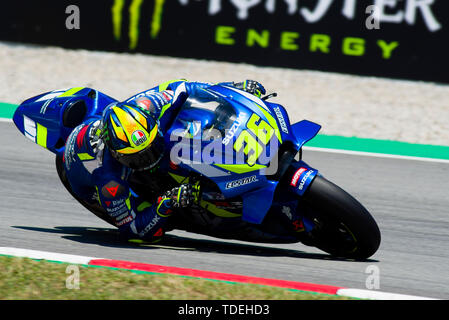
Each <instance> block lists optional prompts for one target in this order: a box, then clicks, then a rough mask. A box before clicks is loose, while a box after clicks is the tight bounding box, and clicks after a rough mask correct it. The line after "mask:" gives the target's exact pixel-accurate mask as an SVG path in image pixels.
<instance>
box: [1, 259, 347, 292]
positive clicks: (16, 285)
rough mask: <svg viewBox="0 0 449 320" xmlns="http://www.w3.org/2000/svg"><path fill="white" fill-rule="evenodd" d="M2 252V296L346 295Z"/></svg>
mask: <svg viewBox="0 0 449 320" xmlns="http://www.w3.org/2000/svg"><path fill="white" fill-rule="evenodd" d="M69 266H71V265H70V264H66V263H55V262H48V261H44V260H41V261H36V260H32V259H27V258H15V257H8V256H0V299H2V300H5V299H8V300H36V299H37V300H92V299H93V300H112V299H114V300H128V299H133V300H141V299H146V300H334V299H343V300H347V299H348V298H344V297H338V296H333V295H326V294H316V293H308V292H303V291H298V290H290V289H283V288H275V287H269V286H262V285H253V284H239V283H229V282H224V281H215V280H205V279H197V278H191V277H182V276H175V275H165V274H154V273H153V274H152V273H144V272H133V271H128V270H117V269H112V268H103V267H93V266H83V265H75V268H78V270H79V282H78V283H79V288H78V289H76V288H72V289H70V288H67V279H69V281H68V284H69V286H70V285H73V284H74V283H75V282H73V281H70V279H73V276H74V272H73V270H71V269H70V268H69Z"/></svg>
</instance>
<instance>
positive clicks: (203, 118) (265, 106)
mask: <svg viewBox="0 0 449 320" xmlns="http://www.w3.org/2000/svg"><path fill="white" fill-rule="evenodd" d="M201 92H203V93H205V95H206V96H207V95H209V97H208V99H209V100H207V101H201V99H199V100H198V101H196V102H195V99H196V98H201V94H202V93H201ZM80 100H81V101H83V102H84V104H85V109H86V111H85V113H83V116H82V118H81V119H79V123H78V122H77V123H76V124H77V125H78V124H81V123H83V122H84V123H86V122H88V121H90V120H91V119H92V118H94V117H99V116H100V115H101V113H102V111H103V109H104V108H105V107H106V106H107V105H109V104H111V103H113V102H117V100H115V99H113V98H111V97H109V96H107V95H105V94H103V93H101V92H98V91H96V90H94V89H90V88H71V89H68V90H55V91H51V92H47V93H44V94H41V95H38V96H36V97H33V98H30V99H28V100H26V101H24V102H23V103H22V104H21V105H20V106H19V107H18V108H17V110H16V112H15V114H14V116H13V120H14V123H15V125H16V126H17V128H18V129H19V130H20V131H21V132H22V134H24V135H25V136H26V137H27V138H29V139H31V140H32V141H33V142H35V143H37V144H39V145H41V146H43V147H45V148H47V149H48V150H50V151H51V152H53V153H56V154H60V155H61V154H62V153H63V152H64V145H65V141H66V139H67V137H68V136H69V135H70V133H71V132H72V130H73V128H74V127H73V126H71V127H67V126H64V125H63V124H64V121H63V119H64V114H65V113H66V111H67V108H69V106H72V105H73V104H72V103H74V102H76V101H80ZM187 101H188V102H189V103H190V105H189V107H190V108H188V109H186V108H184V106H183V107H182V108H181V110H180V112H179V114H178V115H177V117H176V119H175V120H174V121H173V124H172V126H171V127H170V129H169V130H168V131H167V133H166V134H165V135H164V138H165V141H166V145H167V147H168V148H167V149H168V150H171V147H173V145H174V144H175V143H176V142H173V141H170V138H171V133H172V132H173V131H174V130H177V129H180V130H181V131H184V132H187V133H188V135H189V136H190V137H192V138H193V139H192V141H193V143H196V142H195V140H198V137H200V138H201V135H200V136H198V135H197V133H198V132H203V131H204V130H205V129H211V128H214V129H219V130H220V131H221V132H224V133H225V135H224V136H223V137H225V139H226V140H223V141H225V143H223V145H226V146H227V145H229V147H230V150H231V153H230V154H231V156H232V157H231V159H232V160H233V162H232V163H227V162H223V161H221V162H220V161H217V162H216V163H210V164H207V163H206V164H205V163H202V162H201V157H200V159H199V160H200V161H197V159H196V158H195V157H196V156H197V155H196V154H195V153H192V154H191V155H190V156H188V157H187V158H186V159H183V161H182V162H181V163H179V164H178V166H179V169H181V170H180V172H183V175H185V176H188V172H190V171H195V172H197V173H199V174H201V175H203V176H205V177H207V178H209V179H210V180H212V181H213V182H215V184H216V185H217V186H218V187H219V189H220V190H221V192H222V193H223V195H224V196H225V197H226V198H232V197H235V196H241V197H242V199H243V217H242V219H243V220H245V221H248V222H251V223H261V222H262V220H263V219H264V217H265V215H266V213H267V212H268V210H269V208H270V206H271V203H272V199H273V195H274V191H275V189H276V186H277V182H276V181H271V180H268V179H267V177H266V174H265V173H266V171H267V168H266V165H264V164H262V163H260V161H259V160H260V159H261V158H262V157H260V158H257V159H256V160H257V161H256V163H254V164H251V165H249V164H248V163H247V162H246V161H247V160H241V159H240V160H239V157H237V154H238V153H237V152H235V150H234V148H233V147H235V145H234V143H235V141H236V139H237V137H238V136H239V135H240V134H241V133H242V132H243V131H248V129H250V128H247V126H246V124H247V123H248V120H249V119H250V117H251V116H252V115H253V114H257V115H258V116H259V117H260V119H262V120H264V121H265V122H267V123H268V124H269V125H270V126H271V127H272V128H273V129H275V134H273V136H272V139H271V140H269V142H270V143H267V144H266V145H265V146H263V149H264V150H265V151H266V154H269V155H270V156H269V157H271V158H269V159H265V160H267V162H265V164H267V163H270V161H271V159H272V157H274V156H275V155H276V154H277V150H278V148H279V146H280V145H281V143H282V142H286V141H290V142H291V143H293V145H294V146H295V148H296V149H297V150H298V151H299V149H300V148H301V147H302V146H303V145H304V143H306V142H307V141H308V140H310V139H312V138H313V137H314V136H315V135H316V134H317V132H318V131H319V129H320V126H319V125H317V124H314V123H312V122H310V121H306V120H303V121H301V122H298V123H296V124H294V125H290V121H289V119H288V115H287V113H286V111H285V109H284V108H283V107H282V106H280V105H277V104H273V103H268V102H264V101H262V100H261V99H259V98H257V97H255V96H253V95H250V94H249V93H247V92H244V91H241V90H237V89H235V88H231V87H226V86H219V85H216V86H212V87H209V88H207V89H202V90H198V92H194V93H193V94H192V95H191V96H190V97H189V99H188V100H187ZM192 103H196V105H193V106H192ZM219 108H222V109H229V110H231V111H232V112H234V114H233V115H234V116H233V117H231V116H228V117H224V118H223V117H222V118H220V117H217V112H216V110H218V109H219ZM222 111H223V110H222ZM224 114H225V115H226V113H224ZM256 120H257V119H256ZM77 121H78V120H77ZM258 123H259V120H257V122H256V125H258ZM253 125H254V124H253ZM225 130H227V131H225ZM247 133H248V132H247ZM257 138H258V137H257ZM199 140H200V141H199V143H200V150H201V151H202V150H204V149H205V148H206V147H207V146H208V145H209V144H210V142H209V141H205V142H202V141H201V139H199ZM272 141H273V142H274V143H273V144H271V142H272ZM220 143H221V142H220ZM189 147H191V146H190V142H189ZM272 148H273V150H271V149H272ZM214 152H215V151H214ZM226 152H227V151H225V152H224V153H223V154H219V156H220V157H225V160H226V159H227V158H226V156H229V153H228V154H226ZM239 152H240V153H241V152H242V151H241V150H240V151H239ZM214 155H215V153H214ZM246 156H248V154H247V155H246ZM170 159H171V158H170ZM219 159H220V160H223V158H219ZM167 162H168V161H167ZM302 165H304V166H306V164H303V163H302ZM307 169H308V170H309V171H310V170H312V169H311V168H309V167H308V166H307ZM316 174H317V171H316V170H315V171H313V172H311V173H310V174H309V175H308V176H307V178H305V175H304V176H303V175H301V176H300V177H299V178H300V180H299V181H302V180H303V179H304V182H303V183H302V185H301V186H302V189H301V190H298V191H295V192H296V193H297V194H300V195H301V194H303V193H304V192H305V190H306V189H307V188H308V186H309V185H310V183H311V181H312V180H313V178H314V176H315V175H316ZM262 200H263V201H262Z"/></svg>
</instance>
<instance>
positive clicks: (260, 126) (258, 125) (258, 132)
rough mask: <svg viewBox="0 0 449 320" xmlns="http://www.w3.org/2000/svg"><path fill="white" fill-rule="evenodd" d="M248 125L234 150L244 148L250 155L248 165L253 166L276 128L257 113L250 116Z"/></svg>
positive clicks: (236, 142) (246, 153)
mask: <svg viewBox="0 0 449 320" xmlns="http://www.w3.org/2000/svg"><path fill="white" fill-rule="evenodd" d="M246 127H247V128H248V130H243V131H242V132H241V133H240V135H239V136H238V138H237V140H236V141H235V143H234V150H235V151H236V152H241V151H242V149H243V153H244V154H245V155H246V156H247V157H248V159H247V163H248V165H250V166H253V165H254V164H255V163H256V161H257V159H258V158H259V156H260V154H261V153H262V151H263V145H267V143H268V142H269V141H270V139H271V137H272V136H273V134H274V129H273V128H272V127H271V126H270V125H269V124H268V123H267V122H266V121H264V120H262V119H261V118H260V117H259V116H258V115H257V114H255V113H253V114H252V116H251V118H249V120H248V122H247V123H246ZM254 135H255V137H254ZM256 138H257V139H256ZM261 144H263V145H261ZM251 151H252V152H251Z"/></svg>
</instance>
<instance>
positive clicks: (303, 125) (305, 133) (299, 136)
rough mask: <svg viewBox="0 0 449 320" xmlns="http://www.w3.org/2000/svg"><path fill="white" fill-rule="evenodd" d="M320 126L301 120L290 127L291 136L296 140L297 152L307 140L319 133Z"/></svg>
mask: <svg viewBox="0 0 449 320" xmlns="http://www.w3.org/2000/svg"><path fill="white" fill-rule="evenodd" d="M320 129H321V126H320V125H319V124H316V123H314V122H311V121H308V120H302V121H299V122H297V123H295V124H294V125H292V126H291V130H292V133H293V135H294V136H295V138H296V146H297V148H298V150H299V149H300V148H301V147H302V146H303V145H304V144H305V143H306V142H307V141H309V140H311V139H313V138H314V137H315V136H316V135H317V134H318V131H320Z"/></svg>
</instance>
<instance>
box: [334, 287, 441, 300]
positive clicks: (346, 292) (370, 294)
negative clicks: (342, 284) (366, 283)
mask: <svg viewBox="0 0 449 320" xmlns="http://www.w3.org/2000/svg"><path fill="white" fill-rule="evenodd" d="M337 295H339V296H343V297H351V298H359V299H372V300H437V299H434V298H427V297H419V296H411V295H407V294H397V293H389V292H382V291H375V290H362V289H351V288H345V289H339V290H337Z"/></svg>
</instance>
